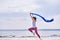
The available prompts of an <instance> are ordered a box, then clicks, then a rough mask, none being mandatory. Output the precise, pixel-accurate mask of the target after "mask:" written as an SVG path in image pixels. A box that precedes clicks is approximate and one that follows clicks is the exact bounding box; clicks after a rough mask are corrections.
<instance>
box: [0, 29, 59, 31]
mask: <svg viewBox="0 0 60 40" xmlns="http://www.w3.org/2000/svg"><path fill="white" fill-rule="evenodd" d="M0 31H28V29H0ZM38 31H60V29H38Z"/></svg>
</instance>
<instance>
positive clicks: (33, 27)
mask: <svg viewBox="0 0 60 40" xmlns="http://www.w3.org/2000/svg"><path fill="white" fill-rule="evenodd" d="M30 16H31V18H32V27H31V28H29V29H28V30H29V31H30V32H31V33H33V30H34V31H35V33H36V35H37V36H38V37H39V38H40V36H39V34H38V32H37V27H36V17H33V16H32V13H30ZM33 34H34V33H33Z"/></svg>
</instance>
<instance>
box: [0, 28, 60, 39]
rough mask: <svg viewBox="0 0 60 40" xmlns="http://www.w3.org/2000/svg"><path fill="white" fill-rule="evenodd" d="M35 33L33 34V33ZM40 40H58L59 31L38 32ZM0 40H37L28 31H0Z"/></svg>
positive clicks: (59, 36) (59, 37)
mask: <svg viewBox="0 0 60 40" xmlns="http://www.w3.org/2000/svg"><path fill="white" fill-rule="evenodd" d="M34 33H35V32H34ZM38 33H39V35H40V36H41V39H42V40H60V30H56V29H55V30H52V29H50V30H45V29H44V30H38ZM0 40H39V38H38V37H37V36H36V34H35V35H33V34H32V33H31V32H29V31H28V30H0Z"/></svg>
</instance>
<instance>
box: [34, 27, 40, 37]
mask: <svg viewBox="0 0 60 40" xmlns="http://www.w3.org/2000/svg"><path fill="white" fill-rule="evenodd" d="M34 30H35V33H36V35H37V36H38V37H39V38H40V35H39V34H38V32H37V27H36V28H35V29H34Z"/></svg>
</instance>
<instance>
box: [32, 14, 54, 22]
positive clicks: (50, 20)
mask: <svg viewBox="0 0 60 40" xmlns="http://www.w3.org/2000/svg"><path fill="white" fill-rule="evenodd" d="M31 14H32V15H36V16H39V17H41V18H42V19H43V20H44V21H45V22H52V21H54V19H51V20H47V19H45V18H44V17H42V16H41V15H39V14H35V13H31Z"/></svg>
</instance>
